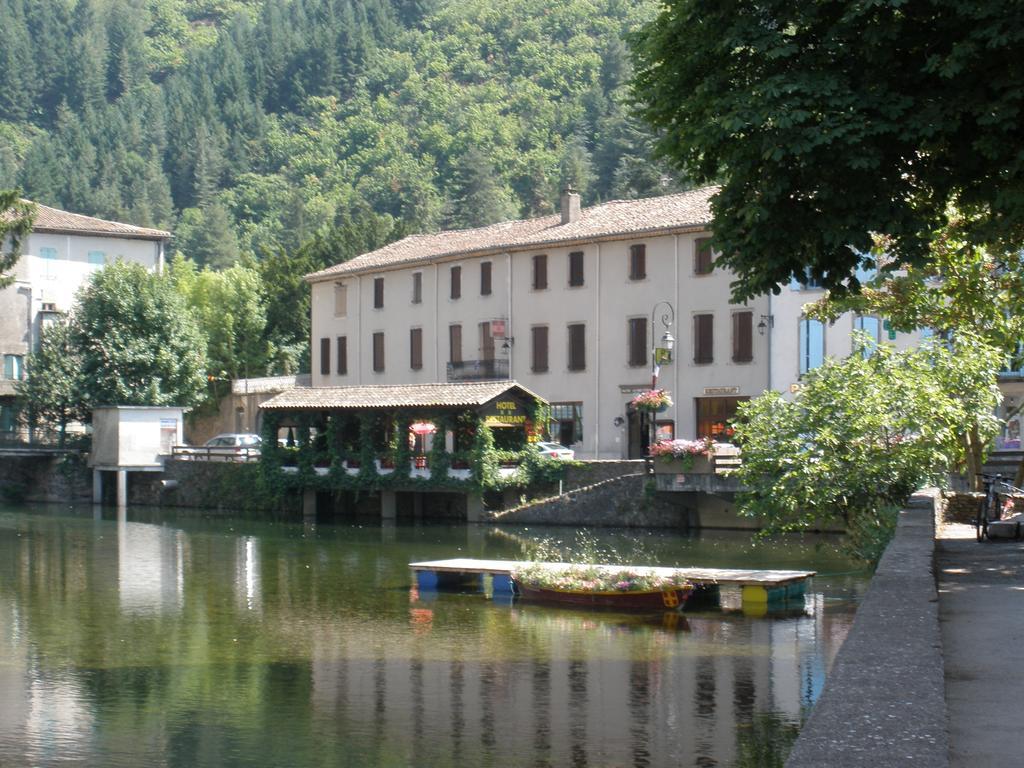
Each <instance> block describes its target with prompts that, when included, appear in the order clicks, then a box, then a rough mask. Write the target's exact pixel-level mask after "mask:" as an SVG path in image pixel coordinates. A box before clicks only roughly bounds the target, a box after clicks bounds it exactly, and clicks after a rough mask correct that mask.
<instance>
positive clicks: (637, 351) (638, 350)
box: [628, 317, 647, 366]
mask: <svg viewBox="0 0 1024 768" xmlns="http://www.w3.org/2000/svg"><path fill="white" fill-rule="evenodd" d="M628 322H629V364H630V365H633V366H641V365H647V318H646V317H631V318H629V321H628Z"/></svg>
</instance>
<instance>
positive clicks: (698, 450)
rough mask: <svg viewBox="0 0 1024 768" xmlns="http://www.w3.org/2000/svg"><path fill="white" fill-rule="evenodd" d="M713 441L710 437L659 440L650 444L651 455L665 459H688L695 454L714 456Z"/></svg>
mask: <svg viewBox="0 0 1024 768" xmlns="http://www.w3.org/2000/svg"><path fill="white" fill-rule="evenodd" d="M714 454H715V441H714V440H712V439H711V438H710V437H705V438H704V439H702V440H683V439H682V438H679V439H677V440H659V441H658V442H657V443H655V444H654V445H652V446H651V456H654V457H655V458H661V459H664V460H665V461H670V460H672V459H689V460H690V461H692V460H693V459H694V458H695V457H697V456H714Z"/></svg>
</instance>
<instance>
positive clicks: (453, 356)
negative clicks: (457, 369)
mask: <svg viewBox="0 0 1024 768" xmlns="http://www.w3.org/2000/svg"><path fill="white" fill-rule="evenodd" d="M448 360H449V361H450V362H453V363H461V362H462V326H461V325H449V326H448Z"/></svg>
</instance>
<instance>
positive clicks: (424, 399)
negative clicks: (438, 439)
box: [260, 381, 543, 411]
mask: <svg viewBox="0 0 1024 768" xmlns="http://www.w3.org/2000/svg"><path fill="white" fill-rule="evenodd" d="M510 389H518V390H520V391H521V392H523V393H525V394H527V395H529V396H530V397H534V398H536V399H538V400H543V398H541V397H540V396H539V395H536V394H534V393H533V392H531V391H530V390H528V389H527V388H526V387H524V386H522V385H521V384H519V383H517V382H515V381H472V382H458V383H442V384H404V385H389V384H371V385H366V386H357V387H296V388H295V389H289V390H288V391H286V392H282V393H281V394H279V395H276V396H275V397H272V398H270V399H269V400H267V401H266V402H265V403H263V404H261V405H260V408H263V409H267V410H282V411H290V410H317V409H322V408H350V409H355V408H436V407H446V406H452V407H458V406H479V405H483V404H484V403H487V402H489V401H491V400H493V399H494V398H496V397H498V396H499V395H503V394H505V393H506V392H508V391H509V390H510Z"/></svg>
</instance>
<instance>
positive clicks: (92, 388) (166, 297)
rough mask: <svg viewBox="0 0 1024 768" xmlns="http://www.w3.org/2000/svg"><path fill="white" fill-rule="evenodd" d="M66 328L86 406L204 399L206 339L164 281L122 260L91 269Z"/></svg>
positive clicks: (166, 279) (187, 402)
mask: <svg viewBox="0 0 1024 768" xmlns="http://www.w3.org/2000/svg"><path fill="white" fill-rule="evenodd" d="M71 328H72V333H71V340H72V344H73V345H74V346H75V348H76V349H78V350H79V353H80V354H81V360H82V364H81V381H82V399H83V402H84V403H85V404H86V405H87V406H88V407H89V408H94V407H96V406H99V405H180V406H189V405H193V404H195V403H197V402H198V401H199V399H200V398H201V396H202V393H203V392H204V390H205V385H206V376H205V371H206V355H205V350H206V339H205V337H204V336H203V333H202V331H201V330H200V328H199V325H198V323H197V322H196V319H195V317H193V315H192V314H191V313H190V312H189V309H188V306H187V305H186V304H185V301H184V299H183V298H182V297H181V295H180V294H179V293H178V292H177V291H176V290H175V288H174V285H173V284H172V282H171V280H170V278H169V277H166V276H163V275H155V274H150V273H148V272H147V271H146V270H145V269H144V268H143V267H142V266H140V265H138V264H134V263H126V262H115V263H114V264H111V265H109V266H107V267H106V268H104V269H101V270H98V271H96V272H94V273H93V274H92V276H91V278H90V280H89V282H88V283H87V284H86V285H85V287H84V288H83V289H82V290H81V292H80V293H79V296H78V300H77V307H76V309H75V311H74V313H73V315H72V325H71Z"/></svg>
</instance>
